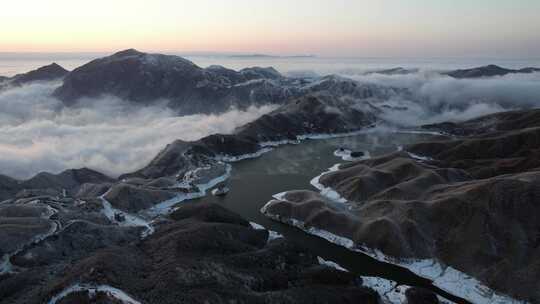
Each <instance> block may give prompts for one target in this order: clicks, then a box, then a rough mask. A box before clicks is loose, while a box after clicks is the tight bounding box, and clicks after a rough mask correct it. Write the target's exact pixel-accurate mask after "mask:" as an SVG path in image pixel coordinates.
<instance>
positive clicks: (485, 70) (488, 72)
mask: <svg viewBox="0 0 540 304" xmlns="http://www.w3.org/2000/svg"><path fill="white" fill-rule="evenodd" d="M534 72H540V69H539V68H531V67H528V68H523V69H519V70H513V69H505V68H502V67H500V66H497V65H494V64H490V65H486V66H482V67H477V68H472V69H462V70H455V71H451V72H447V73H445V74H446V75H448V76H450V77H453V78H481V77H493V76H504V75H507V74H518V73H534Z"/></svg>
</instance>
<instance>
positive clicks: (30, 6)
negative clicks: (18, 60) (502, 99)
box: [0, 0, 540, 58]
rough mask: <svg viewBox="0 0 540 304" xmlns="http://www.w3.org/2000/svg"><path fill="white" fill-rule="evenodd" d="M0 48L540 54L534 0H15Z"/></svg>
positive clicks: (539, 9)
mask: <svg viewBox="0 0 540 304" xmlns="http://www.w3.org/2000/svg"><path fill="white" fill-rule="evenodd" d="M1 6H2V7H1V10H0V52H83V51H84V52H112V51H117V50H120V49H126V48H137V49H139V50H142V51H162V52H236V53H264V54H274V55H305V54H312V55H318V56H346V57H396V56H401V57H408V56H411V57H422V56H430V57H448V56H452V57H453V56H455V57H513V58H518V57H522V58H538V57H540V17H539V16H538V15H539V13H540V1H539V0H196V1H188V0H153V1H148V0H144V1H143V0H93V1H87V0H17V1H3V3H2V5H1Z"/></svg>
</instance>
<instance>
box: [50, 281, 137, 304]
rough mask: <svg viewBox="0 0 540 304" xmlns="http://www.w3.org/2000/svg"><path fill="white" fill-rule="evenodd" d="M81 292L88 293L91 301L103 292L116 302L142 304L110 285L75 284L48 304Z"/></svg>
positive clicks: (53, 303) (54, 303)
mask: <svg viewBox="0 0 540 304" xmlns="http://www.w3.org/2000/svg"><path fill="white" fill-rule="evenodd" d="M81 291H88V296H89V297H90V299H92V298H94V297H95V296H96V293H98V292H102V293H105V294H107V296H109V297H111V298H114V299H116V300H119V301H120V302H121V303H124V304H141V302H139V301H137V300H135V299H133V298H132V297H131V296H129V295H128V294H127V293H125V292H124V291H122V290H120V289H118V288H114V287H112V286H109V285H97V286H96V285H88V284H75V285H72V286H70V287H68V288H66V289H64V290H63V291H62V292H60V293H59V294H57V295H55V296H54V297H52V299H50V300H49V302H48V304H56V303H58V302H59V301H60V300H62V299H63V298H65V297H67V296H68V295H70V294H72V293H76V292H81Z"/></svg>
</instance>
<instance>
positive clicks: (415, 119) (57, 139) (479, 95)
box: [0, 55, 540, 178]
mask: <svg viewBox="0 0 540 304" xmlns="http://www.w3.org/2000/svg"><path fill="white" fill-rule="evenodd" d="M88 56H90V55H88ZM12 59H13V58H12ZM61 59H62V58H61ZM90 59H91V58H86V57H81V58H67V59H66V58H64V60H68V61H69V62H70V65H68V66H67V67H68V68H70V69H72V68H74V67H75V66H78V65H81V64H84V63H85V62H87V61H88V60H90ZM189 59H191V60H193V61H194V62H195V63H197V64H199V65H200V66H203V67H204V66H208V65H211V64H219V63H221V64H222V65H224V66H226V67H231V68H235V69H241V68H243V67H247V66H254V65H258V66H275V67H277V68H278V70H279V71H280V72H282V73H283V74H285V75H299V74H304V75H305V74H307V75H319V76H323V75H326V74H330V73H332V74H338V75H340V76H344V77H348V78H351V79H354V80H357V81H358V82H360V83H369V84H377V85H380V86H387V87H397V88H403V89H406V90H405V91H406V93H400V94H396V95H395V96H392V97H391V98H389V99H388V100H377V101H376V104H377V105H378V106H383V105H385V106H388V107H384V109H385V110H384V113H383V114H382V115H381V118H383V119H385V120H387V121H389V122H391V123H394V124H397V125H400V126H418V125H421V124H426V123H435V122H442V121H460V120H466V119H470V118H474V117H478V116H481V115H485V114H490V113H494V112H500V111H504V110H510V109H521V108H532V107H539V106H540V99H539V98H538V96H540V73H532V74H510V75H506V76H501V77H491V78H485V79H453V78H451V77H448V76H443V75H441V74H439V73H436V72H435V71H436V70H440V69H443V68H446V69H449V68H451V66H452V67H453V68H458V67H474V66H478V65H482V64H487V63H491V62H481V63H477V64H475V63H472V62H470V63H469V62H465V61H460V62H454V63H452V62H446V61H438V62H433V61H429V60H425V61H417V62H415V61H412V62H409V65H404V64H401V66H404V67H411V68H412V67H415V68H420V69H419V71H418V72H416V73H411V74H406V75H382V74H366V71H367V70H373V69H384V68H392V67H396V66H399V65H400V64H399V63H400V62H399V61H392V60H382V59H378V60H375V59H372V60H367V59H364V60H363V61H362V60H360V59H339V60H338V59H329V58H316V57H314V58H311V57H310V58H262V59H261V58H257V59H232V58H228V57H223V56H221V57H220V56H214V57H211V56H210V57H208V56H207V57H204V56H202V57H201V56H194V57H191V58H189ZM366 60H367V61H366ZM52 61H58V62H59V63H60V64H62V63H63V62H62V60H54V58H48V57H46V58H37V59H35V60H34V59H32V60H29V59H27V61H25V60H23V59H20V60H19V61H17V60H11V61H10V60H8V59H7V57H2V56H0V75H2V74H6V73H3V71H4V72H5V71H6V62H8V63H9V70H10V71H12V72H13V73H12V74H15V73H20V72H26V71H28V70H30V69H33V68H37V67H38V66H40V65H44V64H48V63H50V62H52ZM68 61H66V62H68ZM17 62H21V63H24V64H20V65H18V64H17ZM401 63H403V62H401ZM495 63H500V62H495ZM506 63H507V64H504V62H503V66H505V67H510V68H518V67H524V66H540V63H538V62H534V61H512V62H506ZM32 64H35V65H36V66H31V65H32ZM428 66H429V67H428ZM59 85H60V83H45V84H43V83H42V84H32V85H27V86H24V87H21V88H15V89H10V90H7V91H2V92H0V155H1V157H0V174H4V175H9V176H13V177H16V178H28V177H30V176H32V175H34V174H36V173H38V172H42V171H49V172H54V173H57V172H60V171H62V170H65V169H69V168H80V167H89V168H92V169H96V170H99V171H101V172H104V173H106V174H109V175H112V176H117V175H119V174H122V173H126V172H130V171H133V170H136V169H139V168H141V167H142V166H144V165H146V164H147V163H148V162H149V161H150V160H151V159H152V158H153V157H154V156H155V155H156V154H157V153H158V152H159V151H160V150H161V149H162V148H164V147H165V145H167V144H169V143H171V142H172V141H174V140H176V139H182V140H196V139H199V138H201V137H204V136H206V135H209V134H213V133H230V132H232V131H233V130H234V129H235V128H236V127H238V126H241V125H244V124H245V123H247V122H249V121H252V120H254V119H256V118H257V117H259V116H261V115H263V114H265V113H267V112H269V111H271V110H273V109H275V106H264V107H261V108H250V109H248V110H246V111H239V110H234V109H232V110H230V111H228V112H227V113H224V114H221V115H190V116H183V117H178V116H177V115H176V114H175V113H173V112H172V111H171V110H170V109H168V108H167V107H166V104H165V102H166V101H164V102H163V103H157V104H155V105H153V106H148V107H134V106H133V105H129V104H128V103H126V102H125V101H124V100H120V99H118V98H115V97H103V98H100V99H98V100H88V101H86V102H85V101H84V100H83V101H82V104H85V103H86V104H91V105H92V106H90V107H79V108H64V107H62V104H61V102H60V101H59V100H57V99H55V98H52V97H50V95H51V93H52V92H53V90H54V89H55V88H56V87H57V86H59Z"/></svg>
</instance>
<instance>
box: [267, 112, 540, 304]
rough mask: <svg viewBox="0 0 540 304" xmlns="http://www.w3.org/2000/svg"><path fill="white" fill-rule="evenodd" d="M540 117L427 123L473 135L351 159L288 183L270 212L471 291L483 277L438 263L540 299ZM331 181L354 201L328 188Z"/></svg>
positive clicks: (506, 290)
mask: <svg viewBox="0 0 540 304" xmlns="http://www.w3.org/2000/svg"><path fill="white" fill-rule="evenodd" d="M539 119H540V111H538V110H531V111H515V112H506V113H499V114H494V115H489V116H486V117H481V118H478V119H474V120H471V121H466V122H464V123H457V124H455V123H443V124H439V125H431V126H427V127H428V128H429V129H436V128H437V129H439V130H441V131H445V132H448V133H454V134H460V135H464V134H467V135H468V136H466V137H458V138H455V139H452V140H446V141H434V142H424V143H418V144H414V145H411V146H407V147H404V149H403V151H398V152H395V153H392V154H388V155H384V156H381V157H377V158H374V159H369V160H362V161H357V162H350V163H346V164H342V165H340V166H339V167H337V168H336V170H334V171H331V172H328V173H325V174H323V175H322V176H321V177H320V178H318V179H316V180H315V181H314V185H316V186H317V187H319V188H320V189H321V191H322V192H321V193H317V192H313V191H307V190H301V191H291V192H287V193H286V194H284V195H281V196H279V197H277V199H276V200H273V201H271V202H269V203H268V205H267V206H265V208H264V209H263V212H264V213H265V214H267V215H268V216H270V217H272V218H275V219H278V220H280V221H283V222H286V223H290V224H293V225H296V226H298V227H301V228H303V229H306V230H310V231H311V229H313V230H312V231H317V230H318V231H326V232H327V233H329V235H334V236H335V237H334V238H335V239H339V238H343V239H344V240H350V242H351V245H350V246H351V247H352V248H355V249H357V250H360V251H364V252H368V253H370V254H373V255H374V256H377V258H380V259H383V260H388V261H395V262H396V263H398V264H400V265H404V266H406V267H410V268H411V269H412V270H413V271H415V272H417V273H424V274H425V275H426V276H428V277H430V278H433V279H434V280H435V282H436V284H438V286H441V287H446V289H447V290H448V289H449V288H454V290H455V292H457V293H458V294H462V293H465V295H464V296H465V297H466V298H468V299H475V298H477V297H478V295H477V294H475V293H476V292H475V291H474V288H475V287H474V286H476V284H477V283H474V282H472V281H471V282H470V283H467V280H466V279H465V276H466V275H465V276H464V277H463V278H462V279H458V281H459V280H462V281H463V282H462V283H460V284H457V283H456V284H457V285H456V284H454V283H455V282H454V281H450V278H449V277H447V276H448V275H450V274H451V273H452V272H451V271H450V270H447V271H442V272H441V270H437V269H444V267H445V266H439V265H438V264H436V263H441V264H440V265H446V266H451V267H452V268H453V269H457V270H458V271H461V272H463V273H465V274H467V275H472V276H473V277H474V278H476V279H478V280H480V281H481V282H483V283H484V284H486V285H488V286H490V287H492V288H494V289H495V290H499V291H503V292H504V293H507V294H511V295H513V296H515V297H518V298H520V299H523V300H527V301H530V302H532V303H540V294H539V293H538V289H537V288H536V287H535V286H536V285H537V282H538V280H539V279H540V264H539V261H538V259H537V258H536V257H537V256H538V254H540V251H539V250H540V246H539V245H540V221H539V220H538V219H539V218H540V204H539V202H540V161H539V159H540V155H539V151H540V140H539V138H540V127H539V126H538V122H539ZM471 134H473V135H471ZM330 189H331V190H332V191H335V193H337V194H338V195H339V196H340V197H342V198H343V199H344V200H345V204H347V205H348V208H345V209H344V208H341V207H339V203H338V204H337V205H336V202H335V201H333V199H334V200H335V198H336V195H335V194H333V195H332V196H327V194H328V193H334V192H329V190H330ZM325 195H326V196H325ZM341 204H343V203H341ZM343 242H345V241H343ZM345 243H346V242H345ZM377 252H379V253H377ZM418 259H421V260H426V261H432V262H430V265H429V266H426V265H425V264H422V263H419V262H415V261H418ZM433 261H435V262H433ZM426 263H427V262H426ZM420 265H421V266H420ZM456 276H457V275H456ZM457 277H459V276H457ZM458 281H456V282H458ZM452 282H454V283H452ZM467 284H469V287H470V288H472V289H471V291H470V293H469V294H467V290H468V289H467V288H468V286H467ZM452 286H453V287H452ZM479 299H480V298H479ZM478 301H479V302H481V303H484V302H485V301H480V300H478ZM492 301H493V302H497V301H500V299H499V300H496V299H495V298H494V299H492ZM504 301H509V300H508V299H507V300H504ZM504 301H503V302H504ZM473 302H475V301H473ZM488 302H489V301H488ZM497 303H499V302H497ZM501 303H502V302H501Z"/></svg>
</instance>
